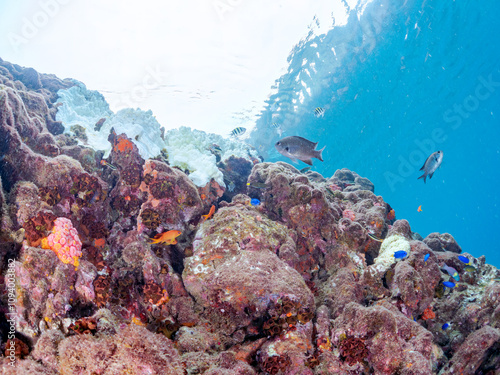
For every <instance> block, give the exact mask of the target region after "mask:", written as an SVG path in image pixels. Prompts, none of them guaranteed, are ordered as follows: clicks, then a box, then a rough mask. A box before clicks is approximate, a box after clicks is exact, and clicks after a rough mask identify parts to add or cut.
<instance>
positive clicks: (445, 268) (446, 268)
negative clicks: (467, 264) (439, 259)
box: [441, 264, 460, 281]
mask: <svg viewBox="0 0 500 375" xmlns="http://www.w3.org/2000/svg"><path fill="white" fill-rule="evenodd" d="M441 270H442V271H445V272H446V273H447V274H448V275H450V276H451V277H453V278H454V279H455V280H457V281H460V276H458V272H457V270H456V269H455V268H453V267H450V266H448V265H447V264H445V265H444V266H443V267H441Z"/></svg>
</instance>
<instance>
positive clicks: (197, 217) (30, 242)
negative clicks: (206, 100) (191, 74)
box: [0, 60, 500, 375]
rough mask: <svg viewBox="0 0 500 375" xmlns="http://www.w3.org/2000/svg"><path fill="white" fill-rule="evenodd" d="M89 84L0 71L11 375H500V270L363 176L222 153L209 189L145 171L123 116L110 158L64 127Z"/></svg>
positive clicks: (0, 209) (6, 362) (0, 176)
mask: <svg viewBox="0 0 500 375" xmlns="http://www.w3.org/2000/svg"><path fill="white" fill-rule="evenodd" d="M74 84H75V83H74V82H73V81H61V80H59V79H57V78H56V77H54V76H49V75H44V74H39V73H37V72H36V71H34V70H33V69H29V68H21V67H19V66H16V65H12V64H9V63H6V62H4V61H3V60H0V160H1V161H2V168H1V169H0V187H1V190H0V228H1V232H0V239H2V241H0V265H2V272H3V275H2V277H1V278H0V282H2V283H3V284H4V285H1V286H2V288H3V289H2V290H7V286H9V288H10V287H13V289H12V290H14V291H15V293H13V292H12V293H11V292H10V291H9V292H8V293H3V294H2V295H1V296H0V301H1V305H0V310H1V311H0V312H1V313H2V314H0V323H1V324H0V327H7V324H8V322H7V313H8V308H9V306H12V304H14V305H15V309H16V314H17V315H16V325H15V330H16V332H15V333H16V338H15V339H14V340H13V341H7V340H6V339H5V336H6V335H4V336H2V339H4V340H5V342H4V343H3V345H2V349H3V350H5V349H6V345H7V346H9V345H10V343H11V342H13V343H15V346H16V349H18V350H17V352H16V354H17V355H18V357H15V356H14V357H15V363H14V366H11V365H10V361H11V360H10V359H9V357H7V356H4V357H1V358H0V366H2V370H3V371H4V373H6V374H21V373H22V374H27V375H29V374H59V373H62V374H103V375H112V374H125V373H127V374H146V373H147V374H186V373H187V374H195V373H200V374H206V375H215V374H216V375H226V374H227V375H232V374H249V375H250V374H260V373H262V374H288V375H295V374H297V375H298V374H300V375H319V374H325V375H326V374H380V375H383V374H387V375H389V374H401V375H416V374H418V375H420V374H422V375H428V374H442V375H444V374H448V373H454V374H460V373H463V374H483V375H486V374H487V375H490V374H494V373H497V372H498V371H500V355H499V354H498V353H500V347H499V340H500V304H499V301H500V299H499V298H500V297H499V295H500V284H499V283H498V279H499V277H500V271H499V270H497V269H496V268H495V267H493V266H491V265H488V264H486V261H485V258H484V257H479V258H474V257H472V256H471V255H470V254H467V253H462V249H461V248H460V246H459V245H458V244H457V242H456V241H455V239H454V238H453V237H452V236H451V235H450V234H447V233H444V234H439V233H432V234H430V235H429V236H427V237H426V238H425V239H422V238H421V237H420V236H419V235H418V234H416V233H413V232H412V230H411V227H410V223H408V221H406V220H397V218H396V212H395V210H394V209H393V208H392V207H391V206H390V205H389V204H388V203H387V202H385V201H384V199H383V198H382V197H380V196H377V195H375V193H374V191H375V190H374V186H373V184H372V183H371V182H370V181H369V180H368V179H366V178H364V177H362V176H360V175H358V174H356V173H355V172H352V171H349V170H347V169H340V170H337V171H336V172H335V173H334V175H333V176H331V177H329V178H325V177H323V176H321V175H320V174H319V173H317V172H312V171H307V172H305V173H300V172H299V171H298V170H297V169H296V168H295V167H293V166H291V165H289V164H286V163H282V162H278V163H263V162H262V163H261V162H259V160H258V159H256V158H255V155H254V154H255V152H253V151H252V152H251V153H250V155H249V156H248V158H246V157H241V154H240V156H238V157H230V156H229V154H228V155H227V156H224V158H222V155H223V153H225V152H226V151H225V150H222V148H221V146H218V145H217V144H214V142H212V146H211V150H202V151H203V152H202V151H199V154H203V155H205V154H208V155H205V156H206V159H207V160H212V159H214V158H217V156H218V158H217V161H218V167H219V168H220V169H219V168H217V167H216V166H215V165H213V170H211V171H210V175H211V176H215V177H214V178H212V179H211V180H210V181H209V182H208V183H207V184H206V185H205V186H197V185H195V184H194V183H193V182H192V179H190V178H189V177H188V175H187V174H186V173H185V171H184V170H181V169H179V168H176V167H172V166H171V165H169V163H170V162H172V160H169V158H168V156H167V155H166V154H165V153H162V154H160V155H158V156H157V157H155V158H154V159H148V160H144V159H143V157H141V154H140V152H139V148H138V147H139V146H141V144H140V142H139V143H136V142H134V139H133V138H129V136H127V134H125V133H123V130H122V129H119V128H118V126H117V124H118V122H116V121H118V120H117V119H119V118H120V116H116V118H115V120H114V121H115V122H114V125H113V127H114V128H112V127H111V126H109V123H108V121H109V119H108V118H104V117H103V116H99V117H97V118H95V121H93V122H92V128H94V127H95V129H96V130H95V131H96V132H98V131H100V129H104V128H106V129H107V132H108V131H110V133H109V144H108V145H107V146H109V147H108V148H107V151H106V152H108V153H109V154H108V153H106V154H105V151H104V150H93V149H91V148H89V147H86V146H85V145H84V144H83V142H82V139H84V138H85V136H87V138H88V140H90V137H89V134H90V133H89V131H88V129H89V128H88V127H85V133H84V132H83V129H82V128H80V127H77V126H74V127H73V133H72V134H69V133H64V131H65V125H66V124H62V123H60V122H57V121H55V115H56V113H58V107H59V105H60V104H61V103H62V102H61V103H60V104H55V101H56V100H57V97H58V95H57V90H59V89H67V88H68V87H72V86H73V85H74ZM78 87H79V88H78V90H76V91H80V92H82V90H83V88H82V87H81V86H78ZM66 94H68V93H66ZM68 95H69V94H68ZM80 99H81V98H80ZM82 100H83V99H82ZM63 102H64V104H62V105H63V106H67V105H69V104H68V102H67V100H63ZM64 110H65V112H66V115H68V113H69V108H65V109H64ZM149 116H150V115H149ZM150 117H151V116H150ZM72 125H75V124H72ZM87 125H88V124H87ZM121 131H122V132H121ZM188 131H189V130H187V129H183V130H182V134H186V132H188ZM76 133H78V135H79V137H80V140H79V141H77V139H76V138H75V137H76V135H77V134H76ZM172 136H174V135H172ZM202 137H203V134H201V133H197V135H196V139H197V141H200V140H201V139H202ZM180 140H181V139H180V138H178V137H177V138H176V142H177V143H178V142H180ZM167 141H168V140H167ZM167 143H168V142H167ZM221 144H222V143H221ZM138 145H139V146H138ZM141 147H142V146H141ZM200 147H201V146H200ZM235 147H236V146H235ZM181 154H182V155H181ZM181 154H179V155H177V158H178V159H179V157H180V156H183V157H184V156H185V154H186V153H185V152H184V153H181ZM103 155H106V156H105V159H103ZM172 165H174V163H173V164H172ZM177 165H180V164H177ZM196 173H197V174H196V176H194V177H196V178H195V179H194V180H195V181H197V182H199V181H202V180H203V178H205V177H206V176H202V171H201V170H197V171H196ZM222 176H223V178H222ZM191 177H193V176H191ZM202 177H203V178H202ZM222 180H224V181H222ZM224 184H225V185H226V186H225V187H224ZM48 249H50V251H48ZM11 270H12V271H11ZM8 272H14V273H15V276H16V277H15V281H14V282H13V283H12V282H11V276H9V273H8ZM13 296H14V297H13ZM2 329H3V328H2ZM2 332H4V333H5V331H2ZM4 353H7V352H4ZM7 355H8V354H7Z"/></svg>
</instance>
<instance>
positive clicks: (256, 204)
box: [250, 198, 260, 206]
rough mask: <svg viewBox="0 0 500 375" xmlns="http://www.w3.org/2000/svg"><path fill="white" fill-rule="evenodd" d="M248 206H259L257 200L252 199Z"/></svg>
mask: <svg viewBox="0 0 500 375" xmlns="http://www.w3.org/2000/svg"><path fill="white" fill-rule="evenodd" d="M250 204H251V205H252V206H258V205H259V204H260V201H259V200H258V199H257V198H253V199H252V200H251V201H250Z"/></svg>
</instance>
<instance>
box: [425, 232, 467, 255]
mask: <svg viewBox="0 0 500 375" xmlns="http://www.w3.org/2000/svg"><path fill="white" fill-rule="evenodd" d="M424 243H425V244H426V245H427V246H429V247H430V248H431V249H432V250H433V251H451V252H452V253H457V254H460V253H461V252H462V248H461V247H460V246H459V245H458V243H457V241H455V239H454V238H453V236H452V235H451V234H449V233H443V234H440V233H437V232H435V233H431V234H429V235H428V236H427V237H425V238H424Z"/></svg>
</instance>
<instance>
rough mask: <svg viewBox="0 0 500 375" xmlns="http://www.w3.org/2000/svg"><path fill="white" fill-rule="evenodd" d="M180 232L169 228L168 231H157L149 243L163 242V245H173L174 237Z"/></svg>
mask: <svg viewBox="0 0 500 375" xmlns="http://www.w3.org/2000/svg"><path fill="white" fill-rule="evenodd" d="M181 234H182V232H181V231H179V230H169V231H168V232H163V233H158V234H157V235H156V236H154V238H151V242H150V244H154V243H163V244H165V245H175V244H176V243H177V240H176V238H177V237H179V236H180V235H181Z"/></svg>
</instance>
